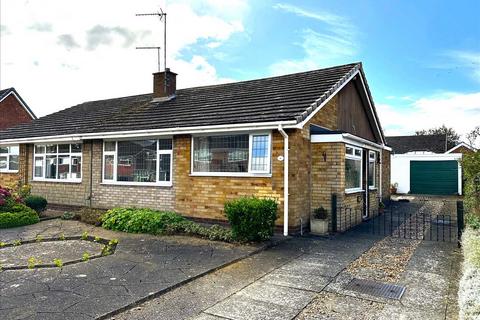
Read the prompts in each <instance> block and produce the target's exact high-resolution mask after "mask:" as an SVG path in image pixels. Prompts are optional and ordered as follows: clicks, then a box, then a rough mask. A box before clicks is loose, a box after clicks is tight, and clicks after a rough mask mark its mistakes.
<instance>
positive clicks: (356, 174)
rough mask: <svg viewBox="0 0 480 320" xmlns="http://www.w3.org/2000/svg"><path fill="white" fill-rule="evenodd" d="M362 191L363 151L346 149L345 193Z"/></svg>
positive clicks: (349, 147)
mask: <svg viewBox="0 0 480 320" xmlns="http://www.w3.org/2000/svg"><path fill="white" fill-rule="evenodd" d="M361 189H362V149H360V148H356V147H353V146H346V147H345V191H347V192H349V191H350V192H352V191H360V190H361Z"/></svg>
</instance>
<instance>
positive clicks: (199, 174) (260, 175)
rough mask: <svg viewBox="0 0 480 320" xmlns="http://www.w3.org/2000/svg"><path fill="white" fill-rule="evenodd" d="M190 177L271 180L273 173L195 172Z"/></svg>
mask: <svg viewBox="0 0 480 320" xmlns="http://www.w3.org/2000/svg"><path fill="white" fill-rule="evenodd" d="M190 177H218V178H222V177H223V178H230V177H232V178H271V177H272V174H271V173H235V172H195V173H190Z"/></svg>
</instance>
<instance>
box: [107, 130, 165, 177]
mask: <svg viewBox="0 0 480 320" xmlns="http://www.w3.org/2000/svg"><path fill="white" fill-rule="evenodd" d="M164 139H169V140H171V141H172V148H171V149H170V150H160V143H159V140H164ZM140 140H155V141H156V142H157V156H156V159H157V162H156V164H157V165H156V171H157V172H156V173H155V179H156V181H155V182H135V181H117V179H118V177H117V166H118V163H117V162H118V142H119V141H140ZM106 142H115V151H105V143H106ZM102 145H103V147H102V184H106V185H120V186H150V187H171V186H172V185H173V166H174V161H173V149H174V139H173V137H172V136H168V137H156V138H153V139H152V138H130V139H105V140H103V143H102ZM161 154H168V155H170V176H169V178H170V179H169V180H170V181H159V178H160V155H161ZM106 156H113V161H114V164H113V179H111V180H110V179H105V158H106Z"/></svg>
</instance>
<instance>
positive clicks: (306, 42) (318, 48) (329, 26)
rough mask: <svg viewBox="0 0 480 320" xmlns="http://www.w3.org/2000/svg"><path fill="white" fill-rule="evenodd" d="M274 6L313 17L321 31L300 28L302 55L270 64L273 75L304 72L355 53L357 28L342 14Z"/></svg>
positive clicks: (350, 57) (343, 60) (344, 59)
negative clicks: (320, 26) (320, 25)
mask: <svg viewBox="0 0 480 320" xmlns="http://www.w3.org/2000/svg"><path fill="white" fill-rule="evenodd" d="M274 8H275V9H278V10H283V11H285V12H288V13H292V14H295V15H297V16H300V17H304V18H309V19H314V20H316V21H318V22H320V23H322V28H321V30H317V29H316V30H313V29H311V28H305V29H303V30H301V31H300V35H301V42H300V43H297V45H299V46H300V47H302V49H303V52H304V57H303V58H300V59H288V58H287V59H283V60H281V61H278V62H275V63H274V64H272V65H271V66H270V72H271V73H272V74H275V75H279V74H286V73H291V72H299V71H305V70H308V69H315V68H319V67H324V66H330V65H333V64H338V63H343V62H347V61H346V60H347V59H348V60H349V61H348V62H351V61H350V60H351V59H352V58H353V57H354V56H355V54H356V53H357V47H358V45H357V41H356V37H357V30H356V28H355V26H354V25H353V24H352V23H351V22H350V21H349V20H348V19H347V18H345V17H342V16H339V15H335V14H332V13H329V12H326V11H322V12H319V11H317V12H312V11H307V10H305V9H303V8H300V7H297V6H293V5H289V4H281V3H280V4H276V5H274Z"/></svg>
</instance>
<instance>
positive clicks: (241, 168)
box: [192, 133, 271, 175]
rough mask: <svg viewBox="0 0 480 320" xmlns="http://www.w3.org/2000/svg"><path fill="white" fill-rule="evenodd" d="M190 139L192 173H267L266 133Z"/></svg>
mask: <svg viewBox="0 0 480 320" xmlns="http://www.w3.org/2000/svg"><path fill="white" fill-rule="evenodd" d="M192 141H193V148H192V150H193V151H192V172H193V174H195V173H197V174H198V173H200V174H212V173H213V174H218V175H223V174H240V175H243V174H249V173H252V174H253V173H267V174H268V173H270V153H271V150H270V149H271V146H270V145H271V136H270V134H268V133H266V134H265V133H263V134H237V135H218V136H198V137H194V138H193V139H192Z"/></svg>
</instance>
